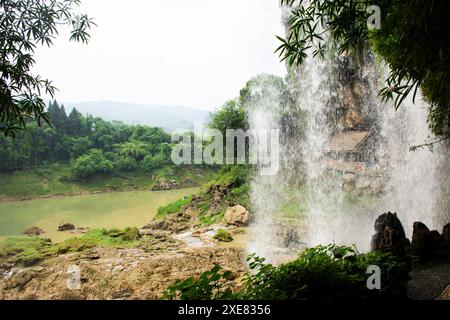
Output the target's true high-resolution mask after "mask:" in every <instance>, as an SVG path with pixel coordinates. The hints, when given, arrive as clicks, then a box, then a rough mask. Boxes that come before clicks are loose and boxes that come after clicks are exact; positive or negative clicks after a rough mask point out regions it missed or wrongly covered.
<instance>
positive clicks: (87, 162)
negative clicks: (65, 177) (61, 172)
mask: <svg viewBox="0 0 450 320" xmlns="http://www.w3.org/2000/svg"><path fill="white" fill-rule="evenodd" d="M112 169H113V165H112V163H111V162H110V161H109V160H108V159H106V158H105V156H104V155H103V152H102V151H101V150H98V149H92V150H91V151H89V153H88V154H86V155H84V156H81V157H79V158H78V159H77V160H76V161H75V162H74V163H73V164H72V166H71V171H72V173H73V175H74V176H75V178H77V179H88V178H90V177H92V176H93V175H96V174H99V173H108V172H111V170H112Z"/></svg>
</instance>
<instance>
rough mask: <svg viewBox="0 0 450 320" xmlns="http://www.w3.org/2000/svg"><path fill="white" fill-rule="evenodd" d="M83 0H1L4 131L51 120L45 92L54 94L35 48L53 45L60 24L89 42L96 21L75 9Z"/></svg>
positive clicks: (0, 121)
mask: <svg viewBox="0 0 450 320" xmlns="http://www.w3.org/2000/svg"><path fill="white" fill-rule="evenodd" d="M79 3H80V1H79V0H66V1H26V0H2V1H1V3H0V8H1V13H0V21H1V23H0V35H1V36H0V47H1V50H0V61H1V62H0V69H1V73H0V106H1V107H0V132H2V133H4V134H5V135H8V136H14V135H15V133H16V132H17V131H18V130H20V129H23V128H25V125H26V122H27V121H29V120H30V119H35V120H36V122H37V123H40V122H41V120H44V121H46V122H49V117H48V114H47V113H46V112H45V111H44V109H45V103H44V101H43V100H42V98H41V93H44V92H45V94H49V95H51V96H53V95H54V93H55V90H56V88H55V87H54V86H53V85H52V84H51V82H50V81H49V80H46V79H43V78H42V77H41V76H39V75H35V74H34V73H32V71H31V70H34V65H35V60H34V57H33V56H34V50H35V49H36V48H37V47H38V46H43V45H46V46H48V47H50V46H52V45H53V41H54V39H55V38H56V37H57V35H58V27H60V26H61V25H66V26H69V27H71V28H72V30H71V35H70V40H75V41H81V42H87V41H88V40H89V34H88V33H87V31H88V29H89V28H90V27H91V25H93V24H94V23H93V22H92V20H91V19H90V18H89V17H88V16H86V15H79V14H76V13H75V12H74V10H75V7H76V6H78V5H79Z"/></svg>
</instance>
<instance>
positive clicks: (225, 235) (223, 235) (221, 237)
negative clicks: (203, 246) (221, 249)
mask: <svg viewBox="0 0 450 320" xmlns="http://www.w3.org/2000/svg"><path fill="white" fill-rule="evenodd" d="M213 238H214V239H215V240H217V241H221V242H231V241H233V237H232V236H231V234H230V233H229V232H228V231H226V230H224V229H219V230H217V231H216V234H215V235H214V236H213Z"/></svg>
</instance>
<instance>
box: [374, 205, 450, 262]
mask: <svg viewBox="0 0 450 320" xmlns="http://www.w3.org/2000/svg"><path fill="white" fill-rule="evenodd" d="M449 233H450V223H449V224H447V225H445V226H444V229H443V232H442V234H440V233H439V232H438V231H437V230H432V231H430V229H428V227H427V226H426V225H425V224H424V223H422V222H419V221H417V222H414V224H413V234H412V239H411V242H409V240H408V239H407V238H406V236H405V231H404V229H403V226H402V224H401V222H400V220H399V219H398V218H397V214H396V213H391V212H388V213H385V214H382V215H381V216H379V217H378V218H377V220H376V221H375V235H374V236H373V237H372V245H371V247H372V251H381V252H391V253H392V254H394V255H395V256H397V257H400V258H405V259H406V260H407V261H408V262H411V263H413V264H417V263H419V264H423V263H427V262H431V261H433V262H440V261H446V260H448V259H450V241H449V236H450V235H449Z"/></svg>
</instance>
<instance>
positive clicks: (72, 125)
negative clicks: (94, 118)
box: [67, 108, 83, 136]
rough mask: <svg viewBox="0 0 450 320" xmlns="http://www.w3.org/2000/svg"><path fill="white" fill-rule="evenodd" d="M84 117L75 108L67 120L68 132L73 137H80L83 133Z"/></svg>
mask: <svg viewBox="0 0 450 320" xmlns="http://www.w3.org/2000/svg"><path fill="white" fill-rule="evenodd" d="M82 119H83V115H82V114H81V113H80V112H78V110H77V109H75V108H73V109H72V111H71V112H70V114H69V117H68V119H67V130H68V131H67V132H68V134H70V135H72V136H79V135H81V134H82V131H83V123H82Z"/></svg>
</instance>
